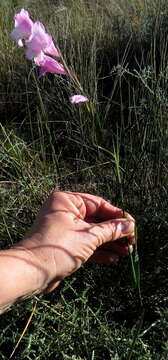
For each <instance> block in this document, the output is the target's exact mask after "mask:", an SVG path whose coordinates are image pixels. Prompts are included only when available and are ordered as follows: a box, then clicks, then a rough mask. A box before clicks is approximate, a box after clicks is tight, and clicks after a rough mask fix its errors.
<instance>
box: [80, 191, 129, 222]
mask: <svg viewBox="0 0 168 360" xmlns="http://www.w3.org/2000/svg"><path fill="white" fill-rule="evenodd" d="M79 195H80V197H81V198H82V200H83V202H84V204H85V209H86V213H85V218H88V219H89V218H91V219H92V220H93V221H94V220H97V221H106V220H110V219H115V218H120V217H122V210H121V209H120V208H118V207H116V206H113V205H111V204H110V203H109V202H107V201H105V200H104V199H102V198H101V197H98V196H94V195H90V194H82V193H81V194H79Z"/></svg>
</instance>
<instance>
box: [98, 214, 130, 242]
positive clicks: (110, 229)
mask: <svg viewBox="0 0 168 360" xmlns="http://www.w3.org/2000/svg"><path fill="white" fill-rule="evenodd" d="M134 226H135V223H134V221H132V220H128V219H123V218H122V219H112V220H108V221H105V222H101V223H98V224H95V225H94V226H93V227H92V232H93V233H94V234H95V235H96V237H97V239H98V244H97V246H98V247H99V246H101V245H102V244H105V243H107V242H109V241H114V240H117V239H120V238H123V237H126V236H130V235H134Z"/></svg>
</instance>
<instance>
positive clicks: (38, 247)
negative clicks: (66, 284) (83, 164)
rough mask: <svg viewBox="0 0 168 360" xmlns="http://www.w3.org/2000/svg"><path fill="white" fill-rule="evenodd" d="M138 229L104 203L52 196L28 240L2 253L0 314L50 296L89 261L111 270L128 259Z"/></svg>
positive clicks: (73, 195) (75, 196)
mask: <svg viewBox="0 0 168 360" xmlns="http://www.w3.org/2000/svg"><path fill="white" fill-rule="evenodd" d="M134 223H135V221H134V219H133V218H132V216H131V215H130V214H126V217H125V218H123V214H122V210H121V209H119V208H117V207H115V206H113V205H111V204H109V203H108V202H107V201H105V200H104V199H102V198H101V197H98V196H94V195H90V194H83V193H72V192H67V191H66V192H61V191H58V192H56V191H55V192H53V193H52V194H51V195H50V196H49V197H48V199H47V200H46V201H45V203H44V205H43V207H42V209H41V210H40V212H39V214H38V215H37V217H36V220H35V222H34V224H33V226H32V228H31V229H30V231H29V233H28V234H27V236H26V238H25V239H24V240H22V241H21V242H19V243H18V244H17V245H16V246H15V247H14V248H11V249H9V250H2V251H1V252H0V283H1V284H2V286H1V296H0V312H3V311H4V310H5V309H6V308H8V307H9V306H10V305H11V304H12V303H14V302H15V301H16V300H20V299H24V298H26V297H29V296H31V295H32V294H36V293H40V292H45V293H47V292H50V291H52V290H53V289H54V288H55V287H57V286H58V284H59V283H60V281H61V280H63V279H64V278H65V277H67V276H69V275H71V274H72V273H73V272H74V271H76V270H77V269H79V268H80V266H81V265H82V264H84V263H85V262H87V261H90V262H93V263H105V264H109V263H113V262H116V261H118V260H119V257H120V256H126V255H128V254H129V251H128V246H127V243H128V239H129V243H130V244H131V250H132V249H133V245H134V242H135V237H134Z"/></svg>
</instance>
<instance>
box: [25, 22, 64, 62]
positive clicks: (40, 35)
mask: <svg viewBox="0 0 168 360" xmlns="http://www.w3.org/2000/svg"><path fill="white" fill-rule="evenodd" d="M25 43H26V45H27V50H26V57H27V58H28V59H29V60H32V59H33V58H36V57H38V56H39V54H40V53H41V51H43V52H44V53H47V54H50V55H54V56H56V57H59V56H60V55H59V52H58V50H57V49H56V47H55V46H54V43H53V40H52V36H51V35H49V34H47V33H46V31H45V28H44V25H43V24H42V23H41V22H39V21H36V22H35V23H34V26H33V30H32V34H31V36H30V38H29V39H28V40H26V41H25Z"/></svg>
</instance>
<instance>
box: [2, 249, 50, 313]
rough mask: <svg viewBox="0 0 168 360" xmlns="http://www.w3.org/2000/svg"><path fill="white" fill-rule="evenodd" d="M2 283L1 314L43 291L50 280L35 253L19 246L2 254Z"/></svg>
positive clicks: (3, 251)
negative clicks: (18, 302) (14, 304)
mask: <svg viewBox="0 0 168 360" xmlns="http://www.w3.org/2000/svg"><path fill="white" fill-rule="evenodd" d="M0 283H1V296H0V313H1V312H3V311H4V310H5V309H6V308H8V307H9V306H10V305H12V304H13V303H14V302H15V301H17V300H21V299H25V298H28V297H30V296H32V295H33V294H37V293H40V292H41V291H43V289H45V288H46V287H47V285H48V278H47V274H45V273H44V271H43V268H42V265H41V264H40V261H39V260H38V259H37V257H36V256H35V255H34V254H33V252H31V251H30V250H27V249H25V248H24V247H22V246H20V245H19V244H18V245H17V246H16V247H14V248H11V249H9V250H2V251H1V252H0Z"/></svg>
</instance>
